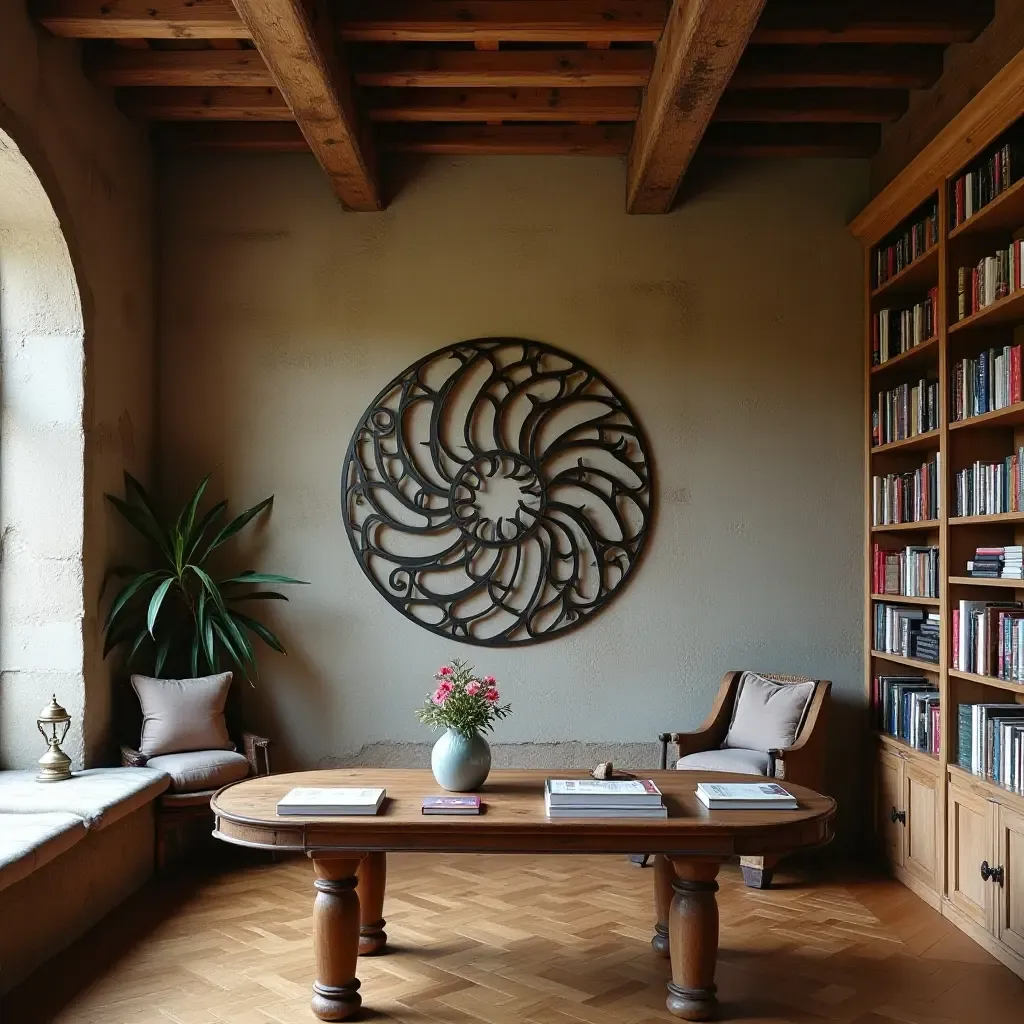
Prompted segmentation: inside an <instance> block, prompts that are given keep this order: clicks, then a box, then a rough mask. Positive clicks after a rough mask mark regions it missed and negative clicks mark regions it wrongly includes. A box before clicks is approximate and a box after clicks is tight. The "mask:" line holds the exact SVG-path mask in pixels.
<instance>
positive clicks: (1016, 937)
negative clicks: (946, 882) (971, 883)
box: [989, 804, 1024, 956]
mask: <svg viewBox="0 0 1024 1024" xmlns="http://www.w3.org/2000/svg"><path fill="white" fill-rule="evenodd" d="M989 863H992V862H991V861H990V862H989ZM992 866H993V867H996V868H998V867H1001V868H1002V869H1003V876H1002V877H1003V884H1002V885H1001V886H1000V885H999V884H998V882H990V883H989V884H990V885H993V886H994V892H995V911H996V927H995V933H996V938H997V939H999V940H1000V941H1001V942H1002V943H1004V944H1005V945H1007V946H1009V947H1010V949H1012V950H1013V951H1014V952H1015V953H1016V954H1017V955H1018V956H1024V814H1021V813H1019V812H1018V811H1015V810H1012V809H1011V808H1009V807H1007V806H1006V805H1005V804H1000V805H999V807H998V810H997V811H996V849H995V863H994V864H992Z"/></svg>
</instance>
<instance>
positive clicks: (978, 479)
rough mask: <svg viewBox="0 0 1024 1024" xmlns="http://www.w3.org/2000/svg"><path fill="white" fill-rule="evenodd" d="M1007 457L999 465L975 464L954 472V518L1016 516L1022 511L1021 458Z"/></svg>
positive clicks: (1023, 504)
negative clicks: (1012, 514) (1005, 513)
mask: <svg viewBox="0 0 1024 1024" xmlns="http://www.w3.org/2000/svg"><path fill="white" fill-rule="evenodd" d="M1022 454H1024V453H1022V452H1021V450H1020V449H1018V453H1016V454H1014V455H1009V456H1007V457H1006V458H1005V459H1003V461H1002V462H980V461H979V462H975V463H974V465H972V466H968V467H967V468H966V469H961V470H958V471H957V473H956V475H955V478H954V505H953V514H954V515H955V516H995V515H1000V514H1001V513H1003V512H1020V511H1021V510H1022V508H1024V483H1022V480H1021V475H1022V474H1021V455H1022Z"/></svg>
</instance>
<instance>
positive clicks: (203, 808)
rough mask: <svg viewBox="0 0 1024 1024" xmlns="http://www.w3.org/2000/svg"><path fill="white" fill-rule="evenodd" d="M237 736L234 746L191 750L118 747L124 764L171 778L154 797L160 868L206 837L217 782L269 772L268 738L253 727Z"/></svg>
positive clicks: (236, 779)
mask: <svg viewBox="0 0 1024 1024" xmlns="http://www.w3.org/2000/svg"><path fill="white" fill-rule="evenodd" d="M240 740H241V742H240V744H239V743H237V742H236V749H235V750H191V751H185V752H182V753H177V754H161V755H159V756H157V757H147V756H146V755H145V754H143V753H140V752H139V751H138V750H135V749H133V748H132V747H128V746H122V747H121V765H122V766H123V767H125V768H146V767H150V768H159V769H161V770H162V771H166V772H167V774H168V775H170V777H171V785H170V788H169V789H167V790H166V791H165V792H164V793H163V795H162V796H161V797H160V799H159V801H158V802H157V814H156V861H157V866H158V867H160V868H163V867H166V866H167V865H168V864H170V863H171V862H172V861H174V860H177V859H178V858H179V857H181V856H182V855H183V854H185V853H186V852H187V851H188V850H189V849H190V848H191V847H192V846H194V845H196V844H197V842H198V841H199V840H200V839H206V838H208V836H209V833H210V827H209V820H210V815H211V811H210V798H211V797H212V796H213V795H214V793H216V792H217V790H218V789H220V787H221V786H224V785H227V784H228V783H230V782H236V781H238V780H239V779H242V778H247V777H250V776H255V775H269V774H270V740H268V739H266V738H265V737H263V736H257V735H256V734H255V733H251V732H243V733H242V734H241V736H240ZM238 746H241V748H242V749H241V752H239V751H238V750H237V747H238ZM240 753H241V755H242V756H240Z"/></svg>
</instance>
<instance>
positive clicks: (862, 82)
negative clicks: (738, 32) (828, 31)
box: [729, 43, 942, 89]
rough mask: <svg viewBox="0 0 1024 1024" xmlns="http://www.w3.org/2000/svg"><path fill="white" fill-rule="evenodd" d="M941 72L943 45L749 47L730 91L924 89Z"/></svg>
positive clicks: (734, 76)
mask: <svg viewBox="0 0 1024 1024" xmlns="http://www.w3.org/2000/svg"><path fill="white" fill-rule="evenodd" d="M941 74H942V47H941V46H856V45H852V44H843V43H837V44H835V45H833V46H748V47H747V51H746V53H744V54H743V56H742V57H741V58H740V62H739V64H738V65H737V67H736V73H735V74H734V75H733V76H732V81H731V82H730V83H729V87H730V88H731V89H732V88H736V89H926V88H927V87H928V86H930V85H932V84H933V83H934V82H936V81H937V80H938V78H939V76H940V75H941Z"/></svg>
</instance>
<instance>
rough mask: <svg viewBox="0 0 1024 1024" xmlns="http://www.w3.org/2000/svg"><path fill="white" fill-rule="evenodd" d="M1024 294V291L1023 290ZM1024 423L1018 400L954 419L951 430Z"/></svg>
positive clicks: (1023, 414) (1023, 404)
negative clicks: (963, 417)
mask: <svg viewBox="0 0 1024 1024" xmlns="http://www.w3.org/2000/svg"><path fill="white" fill-rule="evenodd" d="M1021 295H1024V291H1021ZM1022 423H1024V402H1016V403H1015V404H1014V405H1008V406H1006V408H1005V409H993V410H992V412H983V413H982V414H981V415H980V416H968V417H967V419H965V420H953V421H952V422H951V423H950V424H949V429H950V430H963V429H964V428H965V427H1017V426H1020V424H1022Z"/></svg>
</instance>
